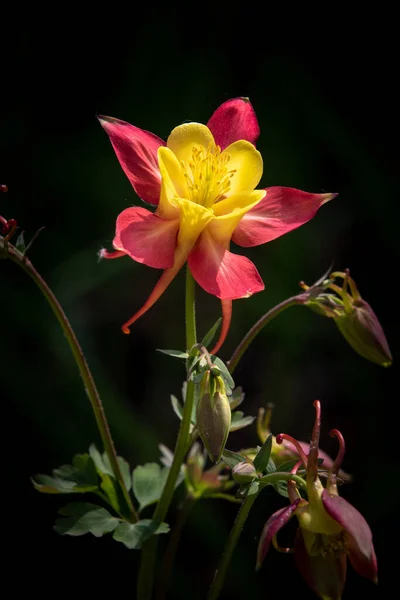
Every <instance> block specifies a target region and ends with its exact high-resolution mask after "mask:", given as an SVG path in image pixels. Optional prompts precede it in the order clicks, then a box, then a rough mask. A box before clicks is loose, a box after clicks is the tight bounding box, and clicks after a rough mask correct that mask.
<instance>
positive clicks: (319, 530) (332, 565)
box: [257, 400, 378, 600]
mask: <svg viewBox="0 0 400 600" xmlns="http://www.w3.org/2000/svg"><path fill="white" fill-rule="evenodd" d="M314 406H315V409H316V419H315V424H314V429H313V434H312V439H311V444H310V452H309V454H308V456H307V455H306V454H305V453H304V451H303V449H302V448H301V446H300V445H299V444H298V442H297V441H296V440H294V439H293V438H292V437H290V436H288V435H286V434H280V435H278V436H277V441H278V443H279V442H282V441H283V440H287V441H290V442H291V443H292V444H293V445H294V446H295V448H296V450H297V452H298V454H299V456H300V457H301V460H300V461H299V463H298V464H297V465H296V467H295V468H294V469H293V471H292V472H293V473H295V472H296V471H297V468H298V467H299V466H300V465H301V464H302V463H303V464H304V466H305V467H306V472H307V476H306V483H307V496H308V501H307V500H304V498H302V496H301V495H300V493H299V491H298V490H297V487H296V486H295V484H294V483H293V482H288V493H289V498H290V501H291V504H290V505H289V506H288V507H285V508H282V509H280V510H278V511H277V512H276V513H274V514H273V515H272V516H271V517H270V518H269V519H268V521H267V523H266V524H265V527H264V530H263V532H262V535H261V538H260V542H259V545H258V553H257V567H260V565H261V563H262V562H263V560H264V558H265V556H266V554H267V552H268V550H269V547H270V545H271V542H272V543H273V544H274V545H275V546H276V548H277V549H280V550H283V551H284V552H289V551H290V549H288V548H285V549H281V548H279V546H278V545H277V541H276V536H277V533H278V531H279V530H280V529H281V528H282V527H283V526H284V525H285V524H286V523H287V522H288V521H289V519H290V518H291V517H292V516H293V514H295V515H296V517H297V519H298V521H299V528H298V530H297V535H296V540H295V547H294V555H295V559H296V564H297V566H298V568H299V571H300V572H301V574H302V575H303V577H304V579H305V580H306V582H307V583H308V584H309V586H310V587H311V588H312V589H313V590H314V591H315V592H316V594H317V595H318V596H319V597H320V598H322V600H340V597H341V595H342V591H343V587H344V583H345V579H346V566H347V564H346V563H347V560H346V556H348V557H349V559H350V562H351V563H352V565H353V567H354V568H355V570H356V571H357V572H358V573H359V574H360V575H362V576H364V577H368V578H369V579H372V581H374V582H377V571H378V570H377V562H376V556H375V551H374V546H373V543H372V533H371V530H370V528H369V526H368V524H367V522H366V520H365V519H364V517H363V516H362V515H361V514H360V513H359V512H358V510H356V509H355V508H354V507H353V506H352V505H351V504H349V503H348V502H347V501H346V500H345V499H344V498H340V497H339V495H338V489H337V483H336V476H337V472H338V470H339V468H340V466H341V463H342V461H343V457H344V450H345V447H344V439H343V437H342V435H341V433H340V432H339V431H337V430H336V429H333V430H332V431H331V435H332V436H335V437H337V439H338V440H339V445H340V449H339V453H338V456H337V458H336V460H335V461H334V463H333V465H332V467H331V469H330V471H329V475H328V479H327V484H326V488H324V486H323V485H322V483H321V480H320V479H319V477H318V446H319V433H320V426H321V406H320V403H319V401H318V400H317V401H315V402H314Z"/></svg>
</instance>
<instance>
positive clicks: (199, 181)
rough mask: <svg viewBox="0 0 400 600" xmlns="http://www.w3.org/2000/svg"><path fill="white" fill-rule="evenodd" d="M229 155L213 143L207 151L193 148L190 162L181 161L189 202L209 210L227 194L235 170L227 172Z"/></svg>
mask: <svg viewBox="0 0 400 600" xmlns="http://www.w3.org/2000/svg"><path fill="white" fill-rule="evenodd" d="M229 160H230V156H229V154H226V153H224V154H222V153H221V148H220V147H219V146H217V145H216V144H215V143H214V142H210V143H209V144H208V147H207V149H205V148H201V147H200V148H198V147H196V146H193V148H192V155H191V160H190V161H189V162H185V161H183V160H182V161H181V166H182V169H183V174H184V177H185V179H186V182H187V186H188V190H189V195H190V200H192V202H195V203H196V204H201V205H202V206H204V207H206V208H210V207H211V206H212V205H213V204H214V203H215V202H218V201H219V200H222V199H223V198H224V197H225V196H226V195H227V194H228V192H229V190H230V187H231V181H230V180H231V178H232V177H233V176H234V174H235V173H236V169H231V170H230V171H229V170H228V166H227V165H228V163H229Z"/></svg>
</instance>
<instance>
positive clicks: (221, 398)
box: [197, 392, 231, 462]
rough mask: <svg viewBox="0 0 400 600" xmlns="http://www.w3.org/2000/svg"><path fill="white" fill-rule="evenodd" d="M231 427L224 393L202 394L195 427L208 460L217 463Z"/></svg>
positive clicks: (229, 411)
mask: <svg viewBox="0 0 400 600" xmlns="http://www.w3.org/2000/svg"><path fill="white" fill-rule="evenodd" d="M230 426H231V407H230V405H229V400H228V398H227V396H226V394H225V393H222V392H215V393H214V394H213V395H211V394H204V395H203V396H202V397H201V399H200V401H199V404H198V406H197V427H198V429H199V433H200V436H201V439H202V440H203V443H204V445H205V447H206V448H207V452H208V454H209V456H210V459H211V460H212V461H214V462H218V461H219V459H220V458H221V454H222V452H223V450H224V448H225V443H226V440H227V437H228V433H229V428H230Z"/></svg>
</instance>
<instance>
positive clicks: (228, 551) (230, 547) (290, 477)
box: [207, 471, 306, 600]
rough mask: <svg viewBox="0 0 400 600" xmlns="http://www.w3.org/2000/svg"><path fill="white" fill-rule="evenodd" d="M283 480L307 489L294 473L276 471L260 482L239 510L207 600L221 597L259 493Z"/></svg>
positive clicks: (300, 478)
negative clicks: (230, 566)
mask: <svg viewBox="0 0 400 600" xmlns="http://www.w3.org/2000/svg"><path fill="white" fill-rule="evenodd" d="M282 480H284V481H294V482H295V483H297V485H298V486H299V487H302V488H306V482H305V481H304V479H303V478H302V477H299V476H298V475H294V474H292V473H284V472H282V473H280V472H278V471H276V472H275V473H270V474H269V475H264V477H263V478H262V479H260V480H259V483H260V487H259V491H258V493H257V494H252V495H251V496H247V498H246V499H245V500H244V502H243V504H242V506H241V507H240V509H239V512H238V514H237V517H236V520H235V522H234V524H233V527H232V529H231V532H230V534H229V538H228V541H227V542H226V545H225V548H224V552H223V554H222V557H221V561H220V563H219V566H218V570H217V572H216V573H215V578H214V581H213V582H212V585H211V588H210V591H209V593H208V596H207V600H217V598H218V596H219V593H220V591H221V589H222V586H223V585H224V581H225V577H226V574H227V572H228V568H229V564H230V562H231V558H232V554H233V551H234V550H235V546H236V544H237V542H238V540H239V537H240V534H241V532H242V529H243V527H244V524H245V523H246V520H247V517H248V516H249V512H250V509H251V507H252V506H253V504H254V501H255V499H256V498H257V497H258V495H259V493H260V492H261V490H262V489H263V488H264V487H266V486H267V485H271V484H273V483H275V482H278V481H282Z"/></svg>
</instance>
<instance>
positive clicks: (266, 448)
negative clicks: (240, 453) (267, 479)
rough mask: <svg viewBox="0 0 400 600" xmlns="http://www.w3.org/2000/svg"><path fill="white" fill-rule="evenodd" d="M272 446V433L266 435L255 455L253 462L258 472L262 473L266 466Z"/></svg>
mask: <svg viewBox="0 0 400 600" xmlns="http://www.w3.org/2000/svg"><path fill="white" fill-rule="evenodd" d="M271 448H272V433H271V434H270V435H269V436H268V437H267V439H266V440H265V442H264V443H263V445H262V446H261V448H260V450H259V451H258V453H257V456H256V457H255V459H254V461H253V464H254V467H255V469H256V471H258V472H259V473H263V472H264V471H265V469H266V468H267V465H268V461H269V457H270V455H271Z"/></svg>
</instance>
